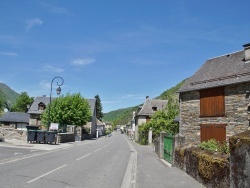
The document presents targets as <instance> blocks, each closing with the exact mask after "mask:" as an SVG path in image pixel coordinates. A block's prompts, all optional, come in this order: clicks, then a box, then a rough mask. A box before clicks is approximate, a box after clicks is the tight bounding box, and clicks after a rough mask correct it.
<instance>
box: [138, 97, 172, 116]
mask: <svg viewBox="0 0 250 188" xmlns="http://www.w3.org/2000/svg"><path fill="white" fill-rule="evenodd" d="M167 103H168V101H167V100H160V99H147V100H146V101H145V103H144V104H143V106H142V108H141V110H140V111H139V112H138V114H137V116H144V115H152V114H154V111H153V109H152V108H153V107H156V108H157V110H162V109H163V108H165V107H166V105H167Z"/></svg>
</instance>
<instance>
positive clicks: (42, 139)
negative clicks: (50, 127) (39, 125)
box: [36, 130, 45, 143]
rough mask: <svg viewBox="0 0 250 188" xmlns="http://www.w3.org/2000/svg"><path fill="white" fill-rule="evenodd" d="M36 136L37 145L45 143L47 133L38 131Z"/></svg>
mask: <svg viewBox="0 0 250 188" xmlns="http://www.w3.org/2000/svg"><path fill="white" fill-rule="evenodd" d="M36 135H37V137H36V141H37V143H41V142H42V143H45V131H40V130H38V131H37V132H36Z"/></svg>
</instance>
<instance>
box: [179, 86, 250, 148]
mask: <svg viewBox="0 0 250 188" xmlns="http://www.w3.org/2000/svg"><path fill="white" fill-rule="evenodd" d="M246 91H250V83H244V84H238V85H231V86H226V87H225V114H226V115H225V116H224V117H211V118H209V117H206V118H200V117H199V115H200V96H199V91H192V92H186V93H182V94H181V104H180V109H181V118H180V134H182V135H184V136H185V140H186V143H198V142H200V124H209V123H214V124H216V123H217V124H224V123H225V124H227V127H226V134H227V138H228V137H229V136H232V135H235V134H238V133H241V132H244V131H246V130H247V129H248V127H249V119H250V114H249V113H250V111H247V110H248V106H250V100H249V99H248V98H246ZM249 109H250V107H249Z"/></svg>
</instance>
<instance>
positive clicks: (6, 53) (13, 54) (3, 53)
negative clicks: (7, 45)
mask: <svg viewBox="0 0 250 188" xmlns="http://www.w3.org/2000/svg"><path fill="white" fill-rule="evenodd" d="M0 55H6V56H17V53H15V52H0Z"/></svg>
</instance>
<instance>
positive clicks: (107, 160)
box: [0, 133, 131, 188]
mask: <svg viewBox="0 0 250 188" xmlns="http://www.w3.org/2000/svg"><path fill="white" fill-rule="evenodd" d="M130 153H131V152H130V149H129V145H128V143H127V141H126V139H125V138H124V136H123V135H122V134H120V133H115V134H113V135H112V136H111V137H104V138H100V139H97V140H87V141H83V142H77V143H74V144H72V147H68V148H64V149H59V150H52V151H42V150H39V151H38V150H32V149H21V148H3V147H0V154H1V155H0V187H5V188H8V187H11V188H17V187H18V188H22V187H36V188H40V187H41V188H43V187H53V188H57V187H58V188H59V187H60V188H71V187H76V188H85V187H91V188H95V187H102V188H105V187H107V188H118V187H121V185H122V181H123V178H124V174H125V171H126V168H127V165H128V161H129V158H130Z"/></svg>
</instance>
